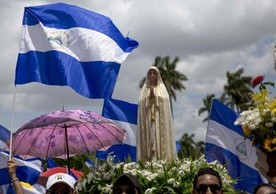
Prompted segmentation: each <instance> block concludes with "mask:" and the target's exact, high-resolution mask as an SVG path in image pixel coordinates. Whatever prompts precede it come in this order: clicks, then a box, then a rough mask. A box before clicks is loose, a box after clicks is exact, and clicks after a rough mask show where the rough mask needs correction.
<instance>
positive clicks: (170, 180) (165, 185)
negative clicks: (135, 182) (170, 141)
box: [77, 157, 234, 194]
mask: <svg viewBox="0 0 276 194" xmlns="http://www.w3.org/2000/svg"><path fill="white" fill-rule="evenodd" d="M112 160H113V158H112V157H110V158H109V159H108V160H107V162H106V163H104V164H103V165H101V166H100V167H98V168H97V169H95V170H93V171H92V172H90V173H89V174H87V175H86V176H85V177H84V178H83V179H82V180H81V181H80V182H79V183H78V185H77V189H78V192H79V193H80V194H82V193H101V194H103V193H111V191H112V186H113V183H114V182H115V180H116V179H117V178H118V177H119V176H120V175H122V174H123V173H131V174H133V175H135V176H137V178H138V179H139V181H140V183H141V187H142V191H143V192H142V193H145V194H156V193H170V194H174V193H175V194H176V193H177V194H180V193H184V194H186V193H187V194H188V193H191V192H192V190H193V185H192V182H193V177H194V176H195V174H196V173H197V171H198V170H199V169H200V168H202V167H206V166H209V167H212V168H214V169H215V170H217V171H218V172H219V173H220V175H221V177H222V181H223V189H224V191H225V192H224V193H234V188H233V184H234V180H233V179H232V178H231V177H230V176H229V175H228V172H227V170H226V168H225V167H224V166H222V165H221V164H219V163H218V162H213V163H208V162H207V161H206V160H205V159H199V160H190V159H184V160H179V159H175V160H172V161H164V160H160V161H157V162H146V163H135V162H129V163H123V162H122V163H113V162H112Z"/></svg>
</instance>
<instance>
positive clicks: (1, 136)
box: [0, 125, 11, 150]
mask: <svg viewBox="0 0 276 194" xmlns="http://www.w3.org/2000/svg"><path fill="white" fill-rule="evenodd" d="M10 134H11V132H10V131H9V130H8V129H6V128H5V127H3V126H2V125H0V150H8V146H7V142H8V140H9V139H10Z"/></svg>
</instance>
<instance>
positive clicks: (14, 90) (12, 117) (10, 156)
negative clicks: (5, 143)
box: [9, 85, 16, 160]
mask: <svg viewBox="0 0 276 194" xmlns="http://www.w3.org/2000/svg"><path fill="white" fill-rule="evenodd" d="M15 96H16V85H15V86H14V87H13V97H12V112H11V127H10V153H9V159H10V160H11V159H12V132H13V124H14V111H15Z"/></svg>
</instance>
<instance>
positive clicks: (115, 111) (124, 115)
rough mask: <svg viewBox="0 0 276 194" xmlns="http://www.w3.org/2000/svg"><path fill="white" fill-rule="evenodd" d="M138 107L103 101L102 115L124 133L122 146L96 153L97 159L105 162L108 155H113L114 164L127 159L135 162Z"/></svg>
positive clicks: (111, 100)
mask: <svg viewBox="0 0 276 194" xmlns="http://www.w3.org/2000/svg"><path fill="white" fill-rule="evenodd" d="M137 111H138V105H137V104H131V103H128V102H125V101H121V100H115V99H105V100H104V105H103V112H102V115H103V116H104V117H106V118H109V119H111V120H113V121H114V122H115V123H116V124H117V125H118V126H120V127H121V128H123V129H124V130H125V131H126V136H125V138H124V140H123V144H117V145H113V146H111V147H110V148H108V149H107V150H106V151H97V155H96V157H97V158H98V159H103V160H106V159H107V156H108V154H112V155H115V158H114V160H115V161H116V162H124V161H126V160H127V159H128V158H129V157H130V159H131V160H132V161H136V132H137Z"/></svg>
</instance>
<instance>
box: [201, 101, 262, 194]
mask: <svg viewBox="0 0 276 194" xmlns="http://www.w3.org/2000/svg"><path fill="white" fill-rule="evenodd" d="M238 116H239V115H238V113H236V112H235V111H234V110H232V109H230V108H228V107H227V106H225V105H224V104H222V103H220V102H219V101H218V100H215V99H213V102H212V109H211V113H210V118H209V122H208V129H207V135H206V146H205V157H206V160H207V161H208V162H212V161H214V160H217V161H219V162H220V163H221V164H222V165H225V166H226V168H227V170H228V172H229V175H230V176H231V177H232V178H236V179H238V181H237V184H236V185H235V187H236V188H237V189H240V190H243V191H247V192H250V193H252V192H253V189H254V187H255V186H257V185H258V184H260V183H263V182H267V180H266V179H265V178H264V177H262V176H261V175H260V173H259V172H258V170H257V168H256V167H255V163H256V161H257V155H256V148H255V147H254V146H252V145H251V142H250V141H249V140H247V139H244V136H243V130H242V128H241V127H240V126H236V125H234V122H235V120H236V118H237V117H238Z"/></svg>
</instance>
